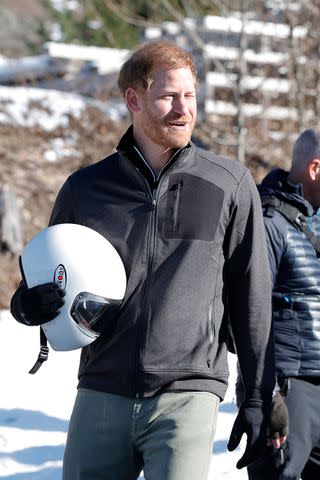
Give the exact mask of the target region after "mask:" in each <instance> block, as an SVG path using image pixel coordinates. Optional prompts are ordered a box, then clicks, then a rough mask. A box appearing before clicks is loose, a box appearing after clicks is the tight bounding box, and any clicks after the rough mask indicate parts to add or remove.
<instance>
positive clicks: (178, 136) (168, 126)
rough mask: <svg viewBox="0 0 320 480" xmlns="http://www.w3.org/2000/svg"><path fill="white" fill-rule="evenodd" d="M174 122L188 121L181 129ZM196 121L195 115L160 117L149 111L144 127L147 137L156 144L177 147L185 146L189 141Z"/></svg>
mask: <svg viewBox="0 0 320 480" xmlns="http://www.w3.org/2000/svg"><path fill="white" fill-rule="evenodd" d="M173 122H181V123H186V127H185V128H181V129H179V128H177V127H175V126H173V125H172V123H173ZM194 123H195V120H194V117H191V116H188V117H179V116H173V115H172V114H171V115H167V116H165V117H163V118H159V117H156V115H154V114H152V113H151V112H147V115H146V118H145V121H144V125H143V129H144V133H145V134H146V135H147V137H148V138H149V139H150V140H151V141H152V142H153V143H155V144H156V145H160V146H162V147H164V148H166V149H167V148H173V149H177V148H182V147H185V146H186V145H187V144H188V143H189V141H190V139H191V135H192V131H193V128H194Z"/></svg>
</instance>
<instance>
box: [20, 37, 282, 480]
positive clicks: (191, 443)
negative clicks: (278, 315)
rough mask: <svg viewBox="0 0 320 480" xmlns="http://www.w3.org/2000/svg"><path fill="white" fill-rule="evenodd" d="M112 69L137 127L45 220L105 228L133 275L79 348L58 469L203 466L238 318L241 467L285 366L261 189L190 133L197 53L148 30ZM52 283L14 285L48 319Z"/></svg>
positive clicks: (69, 184) (179, 474)
mask: <svg viewBox="0 0 320 480" xmlns="http://www.w3.org/2000/svg"><path fill="white" fill-rule="evenodd" d="M118 83H119V87H120V90H121V91H122V93H123V96H124V99H125V102H126V105H127V107H128V110H129V112H130V115H131V119H132V126H131V127H130V128H129V129H128V131H127V132H126V133H125V134H124V136H123V137H122V139H121V140H120V143H119V145H118V147H117V151H116V153H114V154H112V155H110V156H108V157H107V158H105V159H104V160H102V161H100V162H98V163H95V164H93V165H90V166H88V167H86V168H83V169H81V170H79V171H77V172H75V173H74V174H72V175H71V176H70V177H69V178H68V179H67V181H66V182H65V184H64V185H63V187H62V189H61V191H60V193H59V195H58V197H57V200H56V203H55V206H54V209H53V212H52V215H51V220H50V225H55V224H58V223H79V224H81V225H85V226H87V227H89V228H92V229H94V230H96V231H97V232H99V233H100V234H102V235H103V236H105V237H106V238H107V239H108V240H109V241H110V242H111V243H112V244H113V245H114V247H115V248H116V249H117V251H118V252H119V254H120V256H121V258H122V260H123V263H124V265H125V268H126V273H127V289H126V294H125V298H124V300H123V302H122V305H121V308H120V310H119V311H118V312H117V314H116V315H115V317H114V318H113V319H112V320H111V319H110V318H108V315H107V314H106V316H105V330H104V331H103V333H102V334H101V335H100V336H99V338H97V340H95V341H94V342H93V343H92V344H91V345H89V346H87V347H85V348H83V351H82V355H81V362H80V368H79V385H78V394H77V398H76V401H75V406H74V410H73V413H72V417H71V420H70V426H69V432H68V438H67V445H66V451H65V457H64V467H63V480H95V479H96V480H98V478H99V479H101V480H134V479H137V478H138V477H139V474H140V472H141V470H142V469H143V471H144V476H145V479H146V480H195V479H197V480H205V479H206V478H207V476H208V471H209V466H210V462H211V457H212V448H213V439H214V432H215V427H216V418H217V411H218V406H219V403H220V401H221V400H222V399H223V398H224V395H225V392H226V389H227V385H228V365H227V340H228V326H229V325H231V328H232V332H233V337H234V342H235V346H236V349H237V354H238V358H239V364H240V368H241V372H242V377H243V381H244V384H245V388H246V397H245V401H244V402H243V404H242V406H241V408H240V411H239V414H238V416H237V419H236V422H235V424H234V427H233V430H232V433H231V437H230V441H229V449H230V450H232V449H235V448H236V446H237V445H238V443H239V441H240V439H241V437H242V435H243V433H246V434H247V447H246V450H245V453H244V455H243V457H242V458H241V459H240V460H239V462H238V464H237V466H238V468H242V467H244V466H246V465H248V464H250V463H252V462H253V461H254V460H256V459H257V458H258V457H259V455H260V454H261V452H262V451H263V449H264V447H265V445H266V428H267V425H266V418H267V416H268V412H269V406H270V403H271V396H272V391H273V387H274V377H275V373H274V359H273V342H272V335H271V300H270V299H271V287H270V280H269V276H268V275H266V272H267V271H268V259H267V251H266V244H265V235H264V226H263V220H262V213H261V208H260V205H259V197H258V194H257V190H256V187H255V185H254V182H253V179H252V177H251V175H250V173H249V171H248V170H247V169H246V168H245V167H244V166H243V165H241V164H240V163H239V162H236V161H231V160H228V159H225V158H221V157H218V156H216V155H214V154H213V153H210V152H207V151H205V150H202V149H200V148H197V147H196V146H195V145H194V144H193V143H192V141H191V135H192V131H193V128H194V124H195V120H196V110H197V106H196V90H197V75H196V69H195V66H194V63H193V60H192V58H191V56H190V54H189V53H188V52H187V51H185V50H183V49H181V48H179V47H178V46H177V45H175V44H174V43H171V42H167V41H162V40H161V41H154V42H149V43H146V44H144V45H142V46H140V47H139V48H137V49H136V50H135V51H134V52H133V53H132V54H131V55H130V57H129V58H128V60H127V61H126V62H125V63H124V64H123V66H122V68H121V71H120V74H119V82H118ZM88 248H90V245H88ZM79 268H81V265H80V266H79ZM50 285H51V284H49V286H50ZM54 287H55V285H52V289H50V288H49V287H48V284H46V287H45V288H44V287H43V286H41V285H40V286H38V287H33V288H31V289H28V288H26V286H22V287H20V289H19V290H18V291H17V292H16V294H15V295H14V297H13V299H12V304H11V310H12V313H13V315H14V316H15V317H16V318H17V320H19V321H22V322H24V323H28V324H29V325H30V324H41V323H45V322H46V321H51V320H52V318H53V316H55V315H58V314H59V308H60V306H61V302H62V301H63V299H62V298H61V290H60V292H58V293H57V289H56V288H54ZM34 289H36V291H35V290H34ZM42 289H43V290H42ZM44 290H45V295H44V294H42V293H44ZM48 290H49V291H48ZM40 312H41V314H40Z"/></svg>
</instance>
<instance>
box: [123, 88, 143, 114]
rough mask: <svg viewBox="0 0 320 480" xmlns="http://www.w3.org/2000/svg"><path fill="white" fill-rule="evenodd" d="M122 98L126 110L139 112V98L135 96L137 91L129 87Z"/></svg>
mask: <svg viewBox="0 0 320 480" xmlns="http://www.w3.org/2000/svg"><path fill="white" fill-rule="evenodd" d="M124 98H125V101H126V104H127V107H128V109H129V110H130V112H133V113H134V112H139V111H140V103H139V96H138V94H137V91H136V90H135V89H134V88H132V87H129V88H127V90H126V92H125V94H124Z"/></svg>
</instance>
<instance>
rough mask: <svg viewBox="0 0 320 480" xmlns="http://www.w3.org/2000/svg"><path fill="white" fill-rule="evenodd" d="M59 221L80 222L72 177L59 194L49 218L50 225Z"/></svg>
mask: <svg viewBox="0 0 320 480" xmlns="http://www.w3.org/2000/svg"><path fill="white" fill-rule="evenodd" d="M59 223H78V222H77V219H76V213H75V202H74V197H73V194H72V187H71V181H70V178H68V179H67V180H66V182H65V183H64V185H63V186H62V188H61V190H60V191H59V193H58V195H57V198H56V201H55V204H54V206H53V209H52V213H51V217H50V220H49V226H51V225H57V224H59Z"/></svg>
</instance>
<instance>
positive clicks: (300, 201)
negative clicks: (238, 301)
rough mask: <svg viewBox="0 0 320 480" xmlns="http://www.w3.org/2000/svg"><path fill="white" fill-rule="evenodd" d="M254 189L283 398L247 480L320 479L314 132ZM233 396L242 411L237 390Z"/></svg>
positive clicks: (319, 222) (319, 236) (317, 154)
mask: <svg viewBox="0 0 320 480" xmlns="http://www.w3.org/2000/svg"><path fill="white" fill-rule="evenodd" d="M258 189H259V193H260V196H261V201H262V207H263V215H264V222H265V228H266V233H267V245H268V253H269V262H270V271H271V280H272V285H273V295H272V296H273V323H274V332H275V354H276V372H277V380H278V384H279V389H280V392H281V393H280V392H278V393H277V398H278V400H279V401H280V404H279V401H278V403H277V412H275V414H274V416H273V417H271V428H273V432H272V433H273V436H274V442H273V444H274V445H275V444H276V442H277V445H275V446H276V447H277V448H274V446H272V445H270V448H269V451H268V453H267V455H266V456H265V457H263V458H262V459H260V460H259V461H258V462H255V463H254V464H253V465H251V466H249V468H248V474H249V479H250V480H270V479H274V480H298V479H300V478H302V479H303V480H315V479H316V478H320V415H319V413H320V209H319V207H320V135H319V133H318V132H316V131H315V130H313V129H308V130H305V131H304V132H303V133H301V135H300V136H299V137H298V139H297V141H296V143H295V145H294V148H293V156H292V167H291V171H290V172H285V171H283V170H280V169H275V170H273V171H271V172H270V173H269V174H268V175H267V176H266V177H265V179H264V180H263V182H262V183H261V185H259V188H258ZM238 389H239V390H240V392H238V393H239V395H238V397H239V398H238V401H239V403H241V400H239V399H240V397H241V385H240V388H239V382H238ZM279 395H280V397H279ZM281 403H282V406H281ZM279 405H280V408H279ZM285 407H286V408H285ZM286 409H287V411H288V416H289V434H288V437H287V439H286V435H287V433H288V428H287V427H288V426H287V425H284V427H285V428H284V430H283V431H282V432H281V431H280V428H278V427H275V425H277V424H278V423H279V421H280V420H281V418H280V417H281V416H282V419H283V415H284V416H285V414H286ZM280 424H281V421H280ZM282 426H283V425H282ZM280 445H281V446H280ZM279 447H280V448H279Z"/></svg>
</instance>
